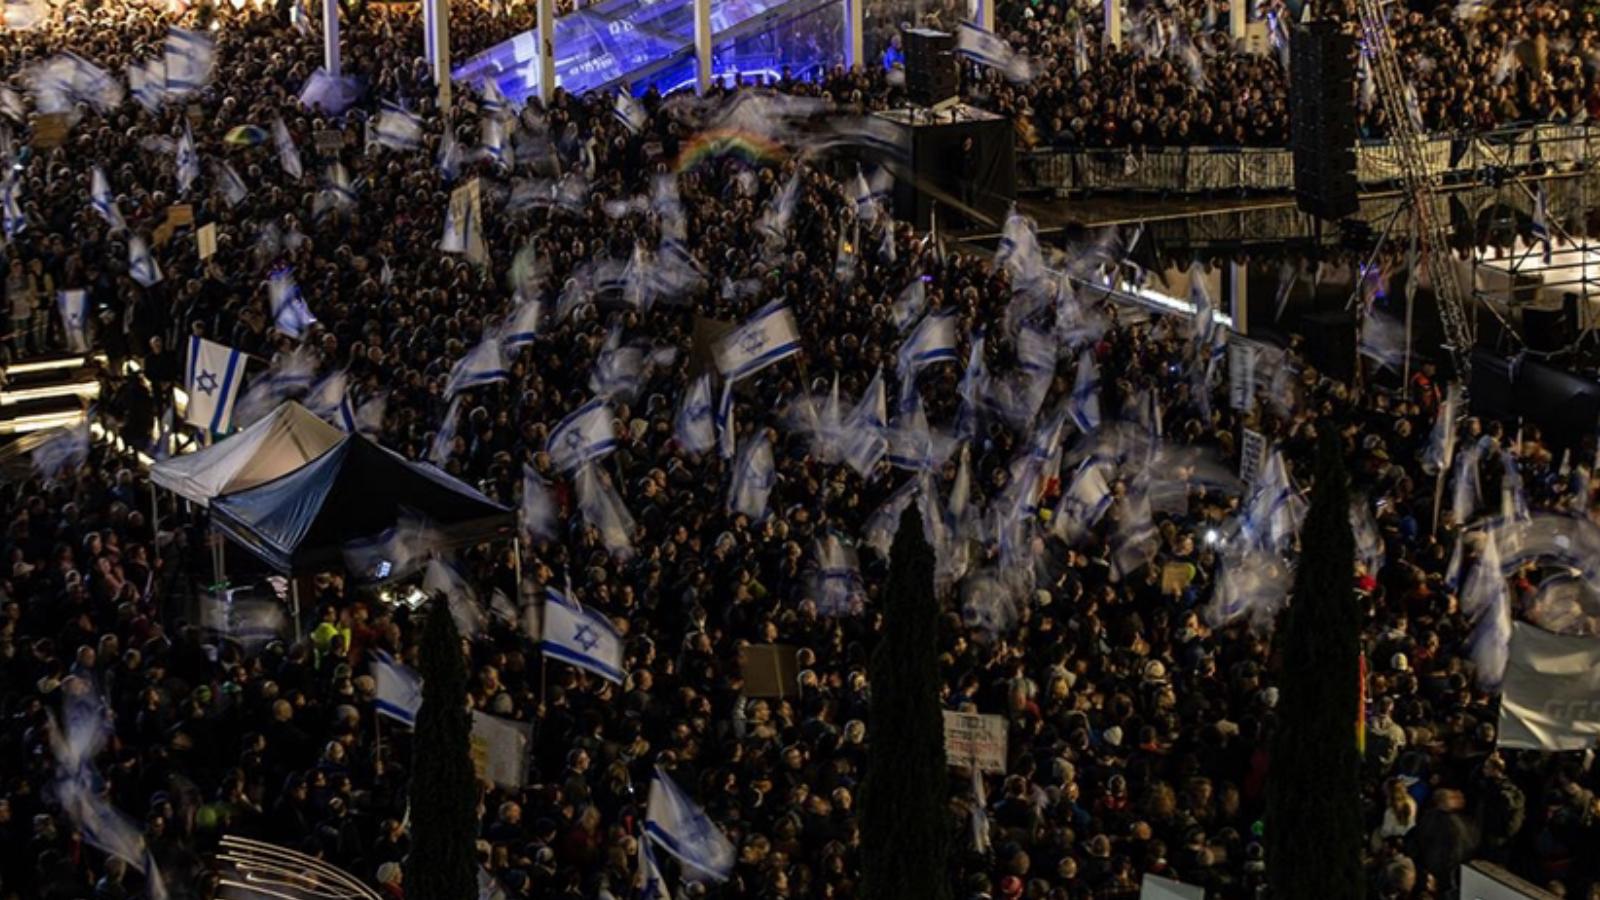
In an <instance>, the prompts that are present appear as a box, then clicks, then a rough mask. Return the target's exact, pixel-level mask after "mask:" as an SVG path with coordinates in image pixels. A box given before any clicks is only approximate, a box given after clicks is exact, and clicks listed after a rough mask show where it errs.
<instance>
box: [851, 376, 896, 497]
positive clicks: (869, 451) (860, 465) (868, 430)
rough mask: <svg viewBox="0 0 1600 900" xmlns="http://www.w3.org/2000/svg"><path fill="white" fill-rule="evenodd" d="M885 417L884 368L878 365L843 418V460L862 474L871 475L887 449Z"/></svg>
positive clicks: (867, 476)
mask: <svg viewBox="0 0 1600 900" xmlns="http://www.w3.org/2000/svg"><path fill="white" fill-rule="evenodd" d="M888 420H889V402H888V391H887V390H886V389H885V388H884V383H883V370H882V369H879V370H878V372H877V374H875V375H873V376H872V383H871V384H868V385H867V389H866V391H865V392H864V393H862V395H861V399H860V400H859V401H857V403H856V405H855V408H854V409H852V410H850V415H849V416H847V417H846V418H845V421H844V461H845V464H846V465H848V466H849V467H850V468H852V469H854V470H855V472H856V474H857V475H860V476H861V477H862V478H870V477H871V476H872V473H873V471H874V470H875V469H877V467H878V463H879V462H880V461H882V459H883V457H884V454H886V453H887V452H888V451H889V442H888V440H887V439H886V438H885V437H884V434H883V431H884V429H885V428H886V427H887V426H888Z"/></svg>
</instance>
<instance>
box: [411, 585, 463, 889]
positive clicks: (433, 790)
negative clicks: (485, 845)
mask: <svg viewBox="0 0 1600 900" xmlns="http://www.w3.org/2000/svg"><path fill="white" fill-rule="evenodd" d="M421 674H422V708H421V709H419V710H418V711H417V728H416V736H415V740H414V741H413V742H412V746H413V748H414V749H413V753H412V757H413V758H412V762H411V855H410V856H408V857H407V858H406V875H405V891H406V897H407V898H408V900H462V898H464V897H465V898H472V897H476V896H478V862H477V857H476V847H475V846H474V844H475V841H476V839H477V836H478V814H477V806H478V779H477V775H476V774H475V773H474V771H473V767H472V746H471V741H472V717H471V714H470V713H468V711H467V663H466V660H465V658H463V657H462V655H461V633H460V632H459V631H457V630H456V623H455V619H453V618H452V617H451V615H450V607H449V604H448V603H447V601H446V600H445V599H444V598H443V597H442V596H441V597H438V598H436V599H435V600H434V601H433V602H432V604H430V605H429V607H428V620H427V622H426V623H425V624H424V625H423V628H422V673H421Z"/></svg>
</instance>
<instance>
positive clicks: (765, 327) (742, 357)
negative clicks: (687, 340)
mask: <svg viewBox="0 0 1600 900" xmlns="http://www.w3.org/2000/svg"><path fill="white" fill-rule="evenodd" d="M712 352H713V355H714V356H715V358H716V362H717V371H718V372H720V373H722V377H723V378H726V379H727V380H728V381H730V382H732V381H738V380H739V379H741V378H744V377H745V376H747V375H753V374H755V373H756V372H759V371H761V370H762V369H765V368H766V367H767V366H770V365H772V364H773V363H775V362H778V361H779V360H782V359H787V358H788V357H791V356H793V355H795V354H796V353H799V352H800V328H799V326H798V325H796V324H795V320H794V313H793V312H791V311H790V310H789V307H787V306H785V305H783V303H782V302H780V301H773V302H772V303H768V304H767V305H766V306H763V307H761V308H760V309H758V310H756V313H755V315H753V316H751V317H750V318H749V319H747V320H745V322H744V324H742V325H740V326H739V327H737V328H735V329H734V330H733V331H731V332H729V333H728V334H727V335H726V336H725V337H723V339H722V340H721V341H719V342H718V343H717V346H716V347H715V348H713V351H712Z"/></svg>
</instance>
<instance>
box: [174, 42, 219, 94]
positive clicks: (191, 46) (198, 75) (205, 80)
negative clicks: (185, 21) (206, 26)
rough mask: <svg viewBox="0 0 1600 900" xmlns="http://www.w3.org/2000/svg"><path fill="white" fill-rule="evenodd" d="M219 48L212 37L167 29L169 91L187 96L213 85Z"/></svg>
mask: <svg viewBox="0 0 1600 900" xmlns="http://www.w3.org/2000/svg"><path fill="white" fill-rule="evenodd" d="M216 59H217V45H216V41H215V40H213V39H212V37H211V35H209V34H206V33H205V32H201V31H187V30H185V29H182V28H169V29H167V48H166V67H167V79H166V82H167V86H166V92H167V94H168V96H170V97H183V96H185V95H187V94H190V93H193V92H195V91H198V90H200V89H201V88H203V87H205V86H206V85H207V84H210V83H211V72H212V69H213V68H214V67H215V65H216Z"/></svg>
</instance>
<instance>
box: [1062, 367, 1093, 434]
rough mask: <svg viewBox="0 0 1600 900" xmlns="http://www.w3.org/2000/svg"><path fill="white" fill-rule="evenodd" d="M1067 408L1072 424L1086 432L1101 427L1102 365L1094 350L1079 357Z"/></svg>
mask: <svg viewBox="0 0 1600 900" xmlns="http://www.w3.org/2000/svg"><path fill="white" fill-rule="evenodd" d="M1067 409H1068V413H1069V415H1070V416H1071V417H1072V424H1074V425H1076V426H1078V430H1079V431H1082V432H1083V433H1084V434H1088V433H1089V432H1091V431H1094V430H1095V429H1096V428H1099V427H1100V367H1099V366H1098V365H1096V364H1095V361H1094V354H1093V353H1092V352H1089V351H1085V352H1084V354H1083V355H1082V356H1080V357H1078V378H1077V380H1076V381H1075V382H1074V383H1073V385H1072V397H1071V398H1070V399H1069V402H1068V407H1067Z"/></svg>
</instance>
